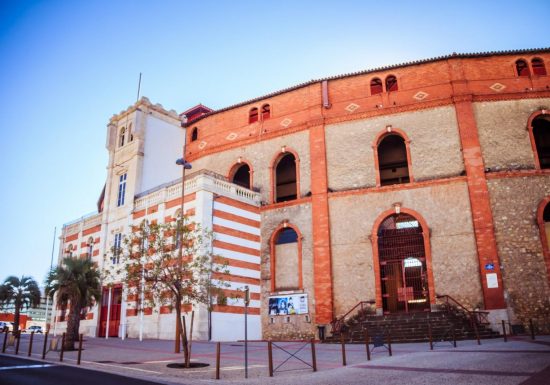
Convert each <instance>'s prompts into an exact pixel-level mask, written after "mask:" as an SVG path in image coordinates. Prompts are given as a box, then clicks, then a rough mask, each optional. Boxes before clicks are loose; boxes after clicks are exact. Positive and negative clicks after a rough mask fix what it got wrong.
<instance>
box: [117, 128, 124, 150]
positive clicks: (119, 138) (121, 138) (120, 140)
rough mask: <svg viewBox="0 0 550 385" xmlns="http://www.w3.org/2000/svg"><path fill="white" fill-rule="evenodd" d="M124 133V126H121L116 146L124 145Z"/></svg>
mask: <svg viewBox="0 0 550 385" xmlns="http://www.w3.org/2000/svg"><path fill="white" fill-rule="evenodd" d="M125 135H126V127H122V128H121V129H120V134H119V135H118V146H119V147H122V146H124V137H125Z"/></svg>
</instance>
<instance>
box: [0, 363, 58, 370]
mask: <svg viewBox="0 0 550 385" xmlns="http://www.w3.org/2000/svg"><path fill="white" fill-rule="evenodd" d="M50 366H55V365H51V364H43V365H17V366H3V367H0V370H12V369H35V368H49V367H50Z"/></svg>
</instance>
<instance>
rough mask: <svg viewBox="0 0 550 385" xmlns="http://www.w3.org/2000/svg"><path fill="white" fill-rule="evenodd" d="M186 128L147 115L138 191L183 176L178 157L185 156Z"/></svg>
mask: <svg viewBox="0 0 550 385" xmlns="http://www.w3.org/2000/svg"><path fill="white" fill-rule="evenodd" d="M184 141H185V130H184V129H183V128H181V127H179V126H177V125H173V124H170V123H168V122H165V121H164V120H161V119H159V118H157V117H155V116H153V115H147V117H146V124H145V138H144V148H143V152H144V155H143V168H142V178H141V185H140V186H138V187H136V191H135V194H139V193H141V192H143V191H147V190H149V189H152V188H154V187H157V186H159V185H161V184H163V183H167V182H170V181H173V180H175V179H177V178H180V177H181V166H178V165H176V159H178V158H181V157H182V155H183V145H184Z"/></svg>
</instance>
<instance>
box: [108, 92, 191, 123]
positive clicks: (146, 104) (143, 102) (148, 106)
mask: <svg viewBox="0 0 550 385" xmlns="http://www.w3.org/2000/svg"><path fill="white" fill-rule="evenodd" d="M136 110H139V111H144V112H152V111H154V112H157V113H159V114H160V115H163V116H165V117H168V118H171V120H174V121H175V122H181V120H180V116H179V115H178V113H177V112H176V111H175V110H166V109H165V108H164V107H163V106H162V104H160V103H157V104H152V103H151V101H150V100H149V99H148V98H147V97H145V96H143V97H142V98H141V99H139V100H138V101H137V102H135V103H134V104H133V105H131V106H128V108H126V109H125V110H122V111H120V112H119V113H118V114H114V115H113V116H112V117H111V119H109V125H111V124H115V125H116V124H117V123H118V122H119V121H120V120H121V119H123V118H125V117H126V116H128V115H129V114H131V113H132V112H134V111H136Z"/></svg>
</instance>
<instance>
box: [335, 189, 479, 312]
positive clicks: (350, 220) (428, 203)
mask: <svg viewBox="0 0 550 385" xmlns="http://www.w3.org/2000/svg"><path fill="white" fill-rule="evenodd" d="M395 202H400V203H401V205H402V207H404V208H407V209H411V210H414V211H416V212H417V213H419V214H420V215H421V216H422V217H423V218H424V220H425V221H426V223H427V224H428V227H429V231H430V249H431V259H432V268H433V277H434V286H435V293H436V294H441V295H443V294H447V295H451V296H452V297H453V298H455V299H456V300H458V301H459V302H460V303H462V304H464V305H465V306H466V307H468V308H474V307H476V306H479V304H482V303H483V296H482V292H481V284H480V277H479V267H478V266H479V264H478V260H477V251H476V245H475V238H474V233H473V226H472V219H471V218H472V217H471V211H470V203H469V198H468V188H467V185H466V182H465V181H455V182H453V183H448V184H439V185H434V186H426V187H423V188H410V187H409V188H407V187H406V186H405V185H401V186H400V189H396V190H389V191H385V192H384V193H368V192H367V193H364V194H353V195H351V194H350V195H342V196H335V197H333V198H331V200H330V218H331V243H332V260H333V265H332V269H333V285H334V301H335V316H336V317H338V316H341V315H343V314H344V313H346V312H347V311H348V310H350V309H351V308H352V307H353V306H355V305H356V304H357V303H358V302H359V301H364V300H375V299H376V292H375V290H376V287H375V270H374V268H375V267H374V262H373V254H372V253H373V251H372V242H371V234H372V232H373V224H374V222H375V220H376V219H377V218H378V217H379V216H380V215H381V213H383V212H384V211H386V210H388V209H391V208H392V204H393V203H395Z"/></svg>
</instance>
